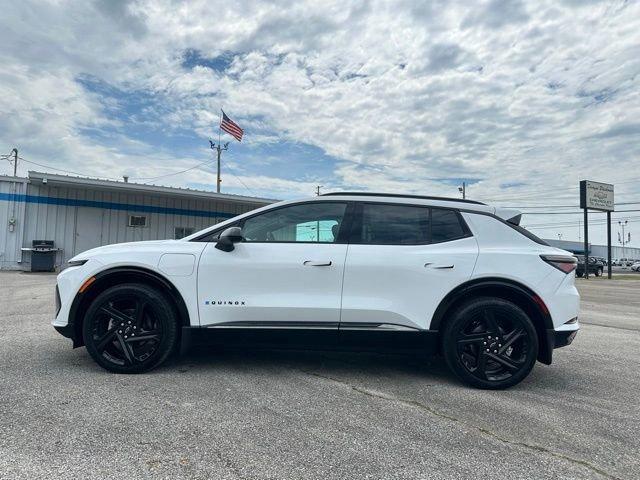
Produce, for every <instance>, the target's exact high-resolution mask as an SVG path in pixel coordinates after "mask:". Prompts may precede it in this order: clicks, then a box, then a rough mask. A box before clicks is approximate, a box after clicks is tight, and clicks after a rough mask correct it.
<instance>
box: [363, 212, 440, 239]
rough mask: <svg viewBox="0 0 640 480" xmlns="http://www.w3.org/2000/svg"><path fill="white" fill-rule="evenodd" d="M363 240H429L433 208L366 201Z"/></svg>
mask: <svg viewBox="0 0 640 480" xmlns="http://www.w3.org/2000/svg"><path fill="white" fill-rule="evenodd" d="M360 243H370V244H374V245H419V244H423V243H429V209H428V208H425V207H412V206H406V205H377V204H368V203H366V204H364V205H363V206H362V226H361V231H360Z"/></svg>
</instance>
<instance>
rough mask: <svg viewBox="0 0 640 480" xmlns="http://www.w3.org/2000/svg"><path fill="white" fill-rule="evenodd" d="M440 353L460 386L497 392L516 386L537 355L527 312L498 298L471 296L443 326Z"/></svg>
mask: <svg viewBox="0 0 640 480" xmlns="http://www.w3.org/2000/svg"><path fill="white" fill-rule="evenodd" d="M442 351H443V354H444V357H445V360H446V362H447V365H448V366H449V368H451V370H452V371H453V372H454V373H455V374H456V375H457V376H458V377H459V378H460V379H461V380H462V381H463V382H465V383H467V384H469V385H472V386H475V387H479V388H486V389H502V388H508V387H511V386H513V385H515V384H517V383H519V382H521V381H522V380H523V379H524V378H525V377H526V376H527V375H528V374H529V372H531V369H532V368H533V365H534V364H535V362H536V358H537V355H538V337H537V334H536V330H535V327H534V326H533V324H532V323H531V320H530V319H529V317H528V316H527V314H526V313H525V312H524V311H523V310H522V309H521V308H520V307H518V306H517V305H515V304H514V303H511V302H508V301H506V300H502V299H499V298H485V297H483V298H476V299H473V300H471V301H469V302H467V303H465V304H464V305H462V306H461V307H460V308H458V309H457V310H456V311H455V312H454V314H453V316H452V317H451V318H450V319H449V321H448V322H447V323H446V325H445V327H444V330H443V334H442Z"/></svg>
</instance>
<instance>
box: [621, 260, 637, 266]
mask: <svg viewBox="0 0 640 480" xmlns="http://www.w3.org/2000/svg"><path fill="white" fill-rule="evenodd" d="M634 263H635V260H634V259H632V258H621V259H620V266H621V267H630V266H631V265H633V264H634Z"/></svg>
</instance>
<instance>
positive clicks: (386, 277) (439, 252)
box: [340, 203, 478, 331]
mask: <svg viewBox="0 0 640 480" xmlns="http://www.w3.org/2000/svg"><path fill="white" fill-rule="evenodd" d="M354 222H355V223H354V228H353V230H352V233H351V242H350V244H349V248H348V252H347V260H346V263H345V272H344V283H343V296H342V314H341V322H340V329H341V330H377V331H381V330H394V329H396V330H406V329H428V328H429V324H430V322H431V318H432V316H433V313H434V312H435V309H436V308H437V306H438V304H439V303H440V301H441V300H442V299H443V298H444V296H445V295H446V294H447V293H449V292H450V291H451V290H452V289H453V288H455V287H456V286H457V285H459V284H461V283H463V282H465V281H466V280H468V279H469V278H470V277H471V274H472V272H473V268H474V265H475V262H476V258H477V256H478V245H477V242H476V240H475V239H474V238H473V236H472V235H471V232H470V230H469V228H468V227H467V226H466V224H465V223H464V220H463V219H462V216H461V215H460V213H459V212H457V211H455V210H450V209H444V208H430V207H426V206H416V205H402V204H383V203H364V204H359V207H358V212H357V213H356V215H355V221H354Z"/></svg>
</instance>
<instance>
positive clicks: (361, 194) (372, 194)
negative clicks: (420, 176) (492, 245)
mask: <svg viewBox="0 0 640 480" xmlns="http://www.w3.org/2000/svg"><path fill="white" fill-rule="evenodd" d="M335 195H347V196H358V197H393V198H418V199H421V200H442V201H445V202H460V203H475V204H476V205H486V203H482V202H478V201H477V200H467V199H462V198H452V197H432V196H427V195H403V194H400V193H375V192H330V193H323V194H322V195H321V196H322V197H330V196H335Z"/></svg>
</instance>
